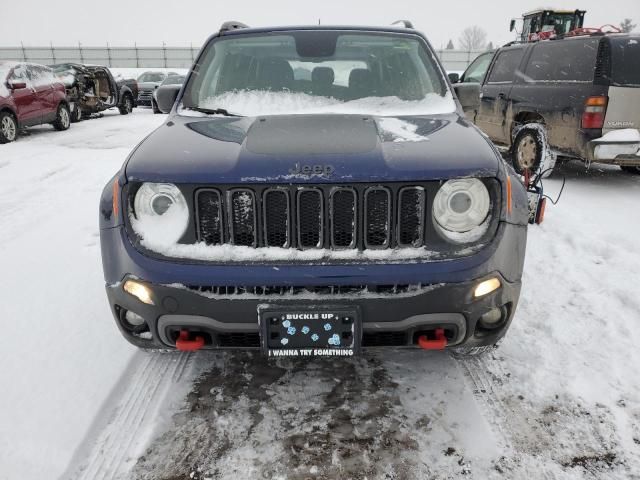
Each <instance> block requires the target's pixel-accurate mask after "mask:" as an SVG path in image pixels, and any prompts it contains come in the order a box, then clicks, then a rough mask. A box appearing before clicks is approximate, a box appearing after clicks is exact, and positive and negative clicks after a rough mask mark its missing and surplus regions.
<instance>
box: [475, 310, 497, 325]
mask: <svg viewBox="0 0 640 480" xmlns="http://www.w3.org/2000/svg"><path fill="white" fill-rule="evenodd" d="M501 320H502V309H501V308H492V309H491V310H489V311H488V312H487V313H485V314H484V315H482V317H480V321H481V322H482V325H484V326H485V327H491V326H493V325H495V324H496V323H500V321H501Z"/></svg>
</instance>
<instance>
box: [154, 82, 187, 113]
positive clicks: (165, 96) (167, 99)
mask: <svg viewBox="0 0 640 480" xmlns="http://www.w3.org/2000/svg"><path fill="white" fill-rule="evenodd" d="M180 88H181V85H162V86H161V87H158V88H157V89H156V103H157V104H158V109H159V110H160V111H161V112H162V113H169V112H170V111H171V109H172V108H173V104H174V103H176V98H178V93H179V92H180Z"/></svg>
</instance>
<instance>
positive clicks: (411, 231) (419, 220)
mask: <svg viewBox="0 0 640 480" xmlns="http://www.w3.org/2000/svg"><path fill="white" fill-rule="evenodd" d="M424 205H425V192H424V188H422V187H405V188H402V189H401V190H400V193H399V198H398V245H399V246H401V247H419V246H420V245H422V244H423V242H424Z"/></svg>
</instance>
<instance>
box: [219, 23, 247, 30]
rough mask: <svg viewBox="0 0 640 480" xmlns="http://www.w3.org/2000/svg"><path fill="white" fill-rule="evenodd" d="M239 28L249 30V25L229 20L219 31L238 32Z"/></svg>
mask: <svg viewBox="0 0 640 480" xmlns="http://www.w3.org/2000/svg"><path fill="white" fill-rule="evenodd" d="M241 28H249V25H245V24H244V23H242V22H236V21H235V20H230V21H228V22H224V23H223V24H222V26H221V27H220V31H221V32H228V31H229V30H239V29H241Z"/></svg>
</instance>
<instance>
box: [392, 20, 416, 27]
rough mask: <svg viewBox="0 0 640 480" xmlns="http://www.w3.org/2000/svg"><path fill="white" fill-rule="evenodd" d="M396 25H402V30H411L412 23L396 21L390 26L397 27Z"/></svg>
mask: <svg viewBox="0 0 640 480" xmlns="http://www.w3.org/2000/svg"><path fill="white" fill-rule="evenodd" d="M398 24H402V25H403V26H404V28H413V23H411V22H410V21H409V20H397V21H395V22H393V23H392V24H391V25H398Z"/></svg>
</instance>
